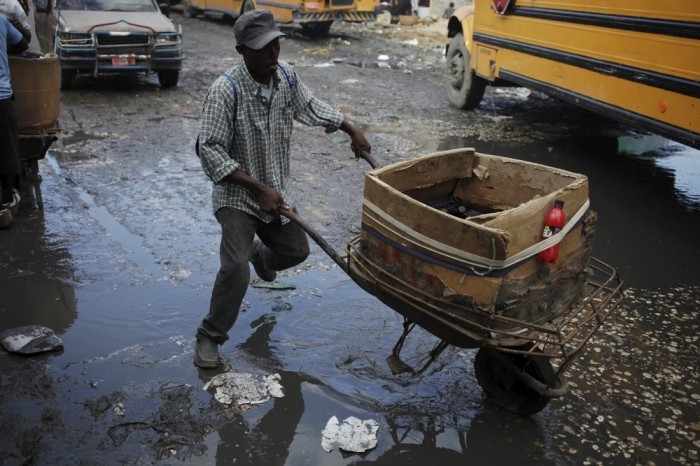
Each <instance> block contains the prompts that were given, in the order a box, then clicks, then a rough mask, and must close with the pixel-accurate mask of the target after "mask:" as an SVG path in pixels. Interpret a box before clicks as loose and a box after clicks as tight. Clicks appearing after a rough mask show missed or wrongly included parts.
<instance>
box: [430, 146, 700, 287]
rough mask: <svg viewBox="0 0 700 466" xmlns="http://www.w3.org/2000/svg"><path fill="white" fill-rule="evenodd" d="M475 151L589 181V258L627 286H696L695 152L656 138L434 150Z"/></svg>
mask: <svg viewBox="0 0 700 466" xmlns="http://www.w3.org/2000/svg"><path fill="white" fill-rule="evenodd" d="M457 147H474V148H476V150H477V151H478V152H484V153H488V154H496V155H502V156H505V157H512V158H516V159H522V160H526V161H530V162H535V163H541V164H543V165H549V166H554V167H558V168H561V169H564V170H569V171H572V172H577V173H583V174H585V175H586V176H588V179H589V187H590V199H591V207H592V209H593V210H595V211H596V212H597V213H598V226H597V229H596V240H595V246H594V255H595V256H596V257H598V258H600V259H601V260H603V261H604V262H607V263H609V264H611V265H613V266H615V267H617V268H618V269H619V271H620V274H621V276H622V278H623V279H624V280H625V282H626V284H627V286H633V287H641V288H655V287H672V286H677V285H696V284H698V283H700V278H698V277H700V273H699V272H700V258H699V257H698V255H697V254H696V253H695V251H697V232H698V231H700V196H699V192H700V191H699V190H700V188H699V187H700V151H698V150H695V149H691V148H688V147H686V146H682V145H680V144H677V143H673V142H671V141H668V140H666V139H663V138H659V137H655V136H639V137H631V136H623V137H621V138H619V139H618V138H613V137H602V136H601V137H588V136H587V137H586V138H564V139H560V140H556V141H546V142H534V143H513V142H499V141H496V142H484V141H480V140H478V139H477V138H462V137H448V138H444V139H442V140H441V141H440V143H439V147H438V150H447V149H453V148H457Z"/></svg>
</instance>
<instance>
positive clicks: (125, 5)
mask: <svg viewBox="0 0 700 466" xmlns="http://www.w3.org/2000/svg"><path fill="white" fill-rule="evenodd" d="M56 7H57V8H58V9H60V10H84V11H137V12H149V11H158V8H157V6H156V5H155V3H153V1H152V0H58V2H57V3H56Z"/></svg>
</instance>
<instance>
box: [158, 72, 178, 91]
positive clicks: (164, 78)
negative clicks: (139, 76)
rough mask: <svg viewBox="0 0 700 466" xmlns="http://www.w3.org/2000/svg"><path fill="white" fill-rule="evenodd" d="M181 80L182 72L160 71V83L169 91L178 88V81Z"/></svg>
mask: <svg viewBox="0 0 700 466" xmlns="http://www.w3.org/2000/svg"><path fill="white" fill-rule="evenodd" d="M179 79H180V70H159V71H158V82H159V83H160V87H162V88H163V89H168V88H170V87H175V86H177V81H178V80H179Z"/></svg>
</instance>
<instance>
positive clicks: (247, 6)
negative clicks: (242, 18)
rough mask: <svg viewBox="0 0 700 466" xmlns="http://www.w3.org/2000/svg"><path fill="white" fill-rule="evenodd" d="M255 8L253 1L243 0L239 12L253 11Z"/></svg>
mask: <svg viewBox="0 0 700 466" xmlns="http://www.w3.org/2000/svg"><path fill="white" fill-rule="evenodd" d="M254 9H255V3H253V1H252V0H245V1H244V2H243V6H241V14H243V13H247V12H249V11H253V10H254Z"/></svg>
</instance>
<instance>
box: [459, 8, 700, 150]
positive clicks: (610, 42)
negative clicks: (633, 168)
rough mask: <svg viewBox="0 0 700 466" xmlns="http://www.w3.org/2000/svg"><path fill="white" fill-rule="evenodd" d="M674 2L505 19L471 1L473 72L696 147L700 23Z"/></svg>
mask: <svg viewBox="0 0 700 466" xmlns="http://www.w3.org/2000/svg"><path fill="white" fill-rule="evenodd" d="M670 3H672V5H671V7H669V8H667V6H668V5H666V4H665V3H663V4H662V3H660V2H655V1H652V0H639V1H638V2H636V3H635V5H634V8H635V9H634V10H631V8H632V6H630V4H629V3H625V2H621V1H617V0H611V2H607V3H606V5H605V7H603V6H596V5H598V4H597V3H596V4H593V3H592V2H584V1H583V0H549V1H544V0H543V1H537V2H534V1H533V0H519V1H518V2H516V3H515V5H514V6H513V7H512V8H511V9H509V10H508V11H506V13H505V14H504V15H499V14H496V13H495V12H494V11H493V9H492V2H491V1H490V0H475V13H474V17H473V18H474V23H473V29H471V31H473V32H472V33H471V34H470V35H471V36H472V37H471V39H473V41H472V43H471V44H470V50H475V49H476V50H481V51H482V52H481V53H472V62H471V67H472V69H474V70H476V72H477V73H478V74H479V75H480V76H483V77H485V78H487V79H490V80H493V79H494V76H495V78H502V79H503V80H507V81H509V82H514V83H516V84H518V85H522V86H526V87H531V88H533V89H538V90H541V91H543V92H546V93H548V94H550V95H555V96H558V97H561V98H563V99H565V100H568V101H571V102H573V103H575V104H577V105H582V106H585V107H587V108H590V109H592V110H596V111H599V112H601V113H604V114H608V115H610V116H615V117H617V118H619V119H622V120H624V121H627V122H630V123H633V124H639V125H641V126H644V127H646V128H648V129H651V130H652V131H656V132H659V133H660V134H664V135H667V136H669V137H671V138H672V139H676V140H680V141H682V142H684V143H686V144H690V145H692V146H697V145H698V144H700V133H699V128H698V125H700V59H699V57H700V23H699V22H693V20H698V19H700V15H699V14H698V13H695V11H696V10H697V7H695V6H693V2H682V3H681V2H670ZM600 5H602V3H601V4H600ZM615 8H617V10H616V9H615ZM577 9H578V10H577ZM667 10H668V12H670V13H669V15H671V16H670V18H669V17H668V15H667ZM635 12H636V13H638V14H639V16H626V15H625V14H631V13H635ZM674 21H678V22H674ZM637 25H639V26H640V29H639V30H636V29H635V26H637ZM466 40H467V41H469V40H470V39H466ZM482 58H483V59H484V63H482V62H480V60H481V59H482ZM475 60H476V62H475ZM486 60H488V61H489V63H488V65H487V64H486V63H485V61H486Z"/></svg>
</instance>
